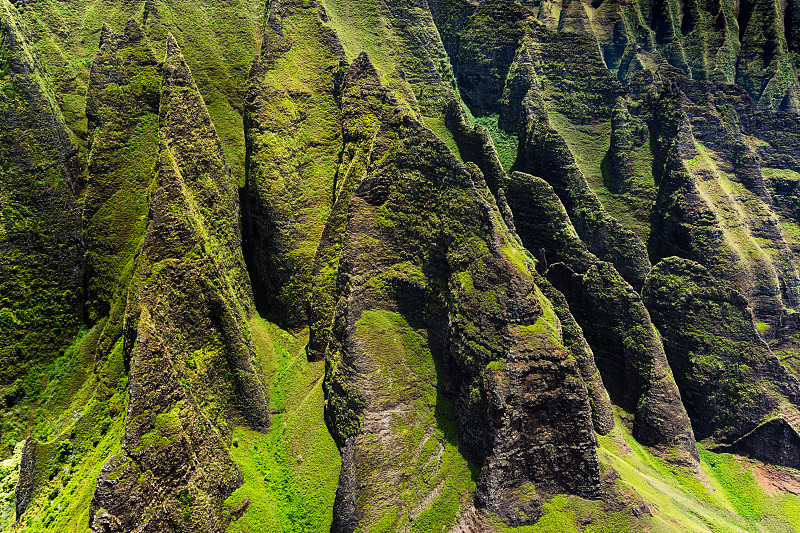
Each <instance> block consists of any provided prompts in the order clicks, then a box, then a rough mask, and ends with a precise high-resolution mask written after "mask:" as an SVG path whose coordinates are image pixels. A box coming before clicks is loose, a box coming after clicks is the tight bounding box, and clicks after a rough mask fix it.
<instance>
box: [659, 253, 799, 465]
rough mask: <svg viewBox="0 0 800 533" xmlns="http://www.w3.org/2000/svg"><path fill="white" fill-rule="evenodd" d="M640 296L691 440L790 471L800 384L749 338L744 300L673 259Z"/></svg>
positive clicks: (752, 333) (751, 329) (795, 453)
mask: <svg viewBox="0 0 800 533" xmlns="http://www.w3.org/2000/svg"><path fill="white" fill-rule="evenodd" d="M643 296H644V301H645V304H646V305H647V307H648V309H649V310H650V312H651V313H652V316H653V322H654V323H655V324H656V326H657V327H658V329H659V331H660V332H661V334H662V336H663V339H664V349H665V351H666V353H667V357H668V358H669V363H670V366H671V367H672V369H673V371H674V373H675V379H676V381H677V383H678V386H679V387H680V389H681V396H682V398H683V402H684V405H686V409H687V411H688V413H689V416H690V417H691V419H692V425H693V427H694V431H695V435H696V436H697V438H698V439H705V438H708V437H713V438H714V440H715V441H716V442H718V443H721V444H725V445H726V446H725V447H724V448H725V449H732V450H736V451H738V452H739V453H746V454H747V455H750V456H752V457H755V458H758V459H762V460H765V461H770V462H775V463H777V464H782V465H784V466H793V467H794V466H795V465H797V464H798V459H797V458H798V457H799V456H800V449H798V447H797V446H798V444H799V443H800V440H798V436H797V431H798V425H797V424H798V421H800V416H799V414H798V411H797V407H798V399H800V382H798V381H797V379H796V378H795V377H794V376H792V375H790V374H789V372H788V371H787V370H786V369H784V368H783V367H782V366H781V365H780V363H779V361H778V360H777V358H775V356H774V355H772V353H770V351H769V348H768V347H767V345H766V343H765V342H764V341H763V340H762V339H761V338H760V337H759V335H758V333H756V326H755V322H754V320H753V316H752V311H751V310H750V309H749V308H748V307H747V300H746V299H745V298H744V297H743V296H742V295H741V294H740V293H739V292H738V291H736V290H734V289H732V288H731V287H730V285H728V283H726V282H724V281H722V280H718V279H716V278H714V277H713V276H712V275H711V274H710V273H709V271H708V270H706V269H705V268H703V267H701V266H700V265H698V264H696V263H694V262H692V261H689V260H685V259H679V258H677V257H672V258H668V259H665V260H663V261H661V262H660V263H658V265H656V267H655V268H654V269H653V272H652V273H651V274H650V276H648V278H647V284H646V286H645V289H644V291H643Z"/></svg>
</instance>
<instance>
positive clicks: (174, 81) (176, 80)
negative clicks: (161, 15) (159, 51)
mask: <svg viewBox="0 0 800 533" xmlns="http://www.w3.org/2000/svg"><path fill="white" fill-rule="evenodd" d="M164 85H165V86H169V87H189V88H191V89H195V90H197V85H195V83H194V78H193V77H192V72H191V71H190V70H189V65H187V64H186V60H185V59H184V57H183V53H182V52H181V48H180V46H178V41H177V40H175V36H174V35H172V33H169V34H168V35H167V54H166V56H165V57H164Z"/></svg>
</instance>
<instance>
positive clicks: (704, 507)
mask: <svg viewBox="0 0 800 533" xmlns="http://www.w3.org/2000/svg"><path fill="white" fill-rule="evenodd" d="M620 427H621V425H620V420H619V418H618V419H617V427H616V428H615V429H614V430H613V431H612V432H611V433H610V434H609V435H607V436H605V437H603V436H600V437H599V443H600V447H599V449H598V453H599V456H600V460H601V462H602V463H603V464H604V465H605V466H606V467H612V468H614V470H615V471H616V472H617V473H618V474H619V479H618V480H617V481H616V488H617V490H620V491H622V492H623V493H627V494H628V495H629V497H633V498H635V499H639V498H641V499H643V501H644V502H646V504H645V505H646V506H647V508H648V509H649V512H650V513H652V515H653V516H652V518H651V519H649V522H650V527H652V528H653V529H652V530H653V531H676V532H677V531H698V532H700V531H704V532H705V531H708V530H709V529H710V530H711V531H714V532H717V531H720V532H735V531H748V532H751V531H752V532H760V531H796V530H797V529H796V528H797V517H796V516H795V515H794V514H792V513H793V512H794V510H795V509H797V506H798V505H800V498H798V497H797V496H795V495H792V494H783V493H772V492H769V491H768V490H767V489H765V488H763V487H762V486H760V485H759V484H758V482H757V481H756V479H755V477H754V475H753V472H752V469H753V468H756V467H757V463H755V462H750V461H747V460H743V459H741V458H737V457H736V456H733V455H730V454H716V453H713V452H711V451H707V450H704V449H702V448H701V449H700V450H699V451H700V460H701V464H700V470H699V472H694V471H693V470H692V469H691V468H688V467H682V466H676V465H672V464H669V463H667V462H665V461H664V460H663V459H661V458H659V457H657V456H655V455H653V454H652V453H651V452H649V451H648V450H647V449H646V448H644V447H642V446H641V445H640V444H638V443H637V442H636V441H635V440H634V439H633V438H632V437H630V435H627V434H625V433H624V432H623V430H621V429H620Z"/></svg>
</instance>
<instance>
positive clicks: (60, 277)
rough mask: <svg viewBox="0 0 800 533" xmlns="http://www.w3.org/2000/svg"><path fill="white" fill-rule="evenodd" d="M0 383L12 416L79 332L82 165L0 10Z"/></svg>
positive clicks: (14, 434) (9, 431)
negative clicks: (3, 388) (48, 366)
mask: <svg viewBox="0 0 800 533" xmlns="http://www.w3.org/2000/svg"><path fill="white" fill-rule="evenodd" d="M0 76H1V77H0V79H1V80H2V81H0V83H2V85H1V87H2V89H0V92H1V93H2V97H0V121H1V122H0V160H2V163H0V205H2V211H0V335H2V340H0V367H2V370H0V384H2V385H4V386H9V387H7V388H6V389H5V393H4V394H5V405H4V406H3V407H6V408H13V407H14V406H15V405H16V404H17V403H19V402H20V401H21V400H23V399H24V398H25V397H26V396H30V397H33V396H35V395H36V394H37V393H38V392H39V391H40V390H41V388H42V385H41V382H42V379H43V378H44V377H45V376H44V374H45V369H46V368H47V365H49V364H50V363H51V362H52V361H53V360H54V359H56V357H58V355H59V351H61V352H62V353H63V350H64V349H66V348H67V347H68V346H69V345H70V342H71V340H72V338H73V337H74V336H75V335H76V334H77V332H78V327H79V326H80V324H81V323H82V315H83V302H82V298H81V293H82V285H83V268H84V266H83V249H82V243H81V195H80V193H81V187H82V186H83V180H84V166H83V161H82V159H81V157H80V155H79V153H78V148H77V146H76V144H75V142H74V139H73V137H72V136H71V135H70V133H69V130H68V129H67V128H66V127H65V125H64V119H63V117H62V115H61V112H60V110H59V108H58V105H57V103H56V99H55V96H54V94H53V91H52V88H51V87H50V85H49V83H48V78H47V75H46V73H45V71H44V69H43V66H42V62H41V60H40V58H39V55H38V53H37V52H36V50H35V48H34V47H33V46H32V45H31V42H30V37H29V34H28V32H27V29H26V27H25V25H24V24H23V23H22V21H21V20H20V19H19V16H18V13H17V11H16V9H15V8H14V7H13V6H12V5H11V4H10V3H9V2H7V1H4V2H2V4H0ZM26 426H27V423H26V422H25V421H24V413H22V412H20V411H19V410H17V411H15V412H7V413H4V414H3V427H2V435H3V447H2V451H0V457H6V456H8V454H10V452H12V451H13V449H14V444H15V443H16V441H19V440H24V438H25V436H26V435H25V428H26Z"/></svg>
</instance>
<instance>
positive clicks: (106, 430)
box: [0, 323, 128, 532]
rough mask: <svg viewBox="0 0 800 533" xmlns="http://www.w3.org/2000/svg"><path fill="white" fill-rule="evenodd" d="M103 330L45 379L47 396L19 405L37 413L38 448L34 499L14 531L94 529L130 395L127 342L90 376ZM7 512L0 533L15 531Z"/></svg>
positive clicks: (84, 339) (80, 342)
mask: <svg viewBox="0 0 800 533" xmlns="http://www.w3.org/2000/svg"><path fill="white" fill-rule="evenodd" d="M102 326H103V324H102V323H101V324H99V325H98V326H95V327H94V328H92V329H91V330H86V329H85V328H84V329H82V330H81V332H80V334H79V335H78V337H77V338H76V339H75V342H74V343H73V344H72V345H71V346H70V347H69V348H68V349H67V350H65V351H64V355H63V356H61V357H59V358H58V359H57V360H56V361H54V362H53V363H52V364H51V365H50V367H49V368H48V370H47V372H46V374H44V375H43V376H42V375H40V376H39V379H42V380H43V381H44V382H46V383H47V385H46V387H45V388H44V390H42V391H41V392H39V393H37V394H35V395H31V396H29V397H27V398H25V399H24V400H22V402H21V404H20V405H19V406H18V408H19V409H20V410H21V411H22V412H24V411H25V410H31V411H33V412H35V420H34V421H33V425H32V428H31V433H32V434H33V436H34V437H35V438H36V439H37V440H38V441H39V444H38V446H37V453H36V471H35V473H34V475H35V485H34V492H33V498H32V501H31V504H30V506H29V507H28V509H29V510H28V512H27V513H26V514H25V518H24V520H23V521H22V527H21V528H20V529H14V531H26V532H27V531H30V532H36V531H44V530H47V531H73V530H81V531H82V530H83V528H86V526H87V525H88V524H89V519H90V514H89V503H90V501H91V498H92V495H93V494H94V489H95V484H96V482H97V476H98V474H99V473H100V469H101V468H102V466H103V464H104V463H105V462H106V460H107V459H108V458H109V457H111V456H112V455H113V454H115V453H117V452H118V451H119V447H120V441H121V438H122V432H123V429H124V428H123V425H124V423H123V417H124V413H125V410H126V404H127V397H128V380H127V378H126V377H125V369H124V366H123V361H122V350H121V341H120V343H119V344H118V346H117V349H115V350H114V351H113V352H112V353H111V355H110V356H109V357H108V358H107V359H105V360H103V361H100V362H99V364H98V366H97V367H96V368H95V370H94V371H92V367H93V365H94V363H95V360H94V356H95V349H96V345H97V341H98V337H99V336H100V333H101V330H102ZM22 444H23V443H22V442H20V443H18V444H17V450H16V451H15V455H14V457H13V458H12V459H10V460H9V461H10V462H11V463H13V462H17V464H18V462H19V457H18V454H20V453H21V447H22ZM3 464H6V463H3ZM5 511H7V509H4V510H3V512H2V515H0V517H2V520H0V531H11V530H12V524H13V520H14V518H15V517H14V514H13V511H11V512H10V513H6V512H5Z"/></svg>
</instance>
